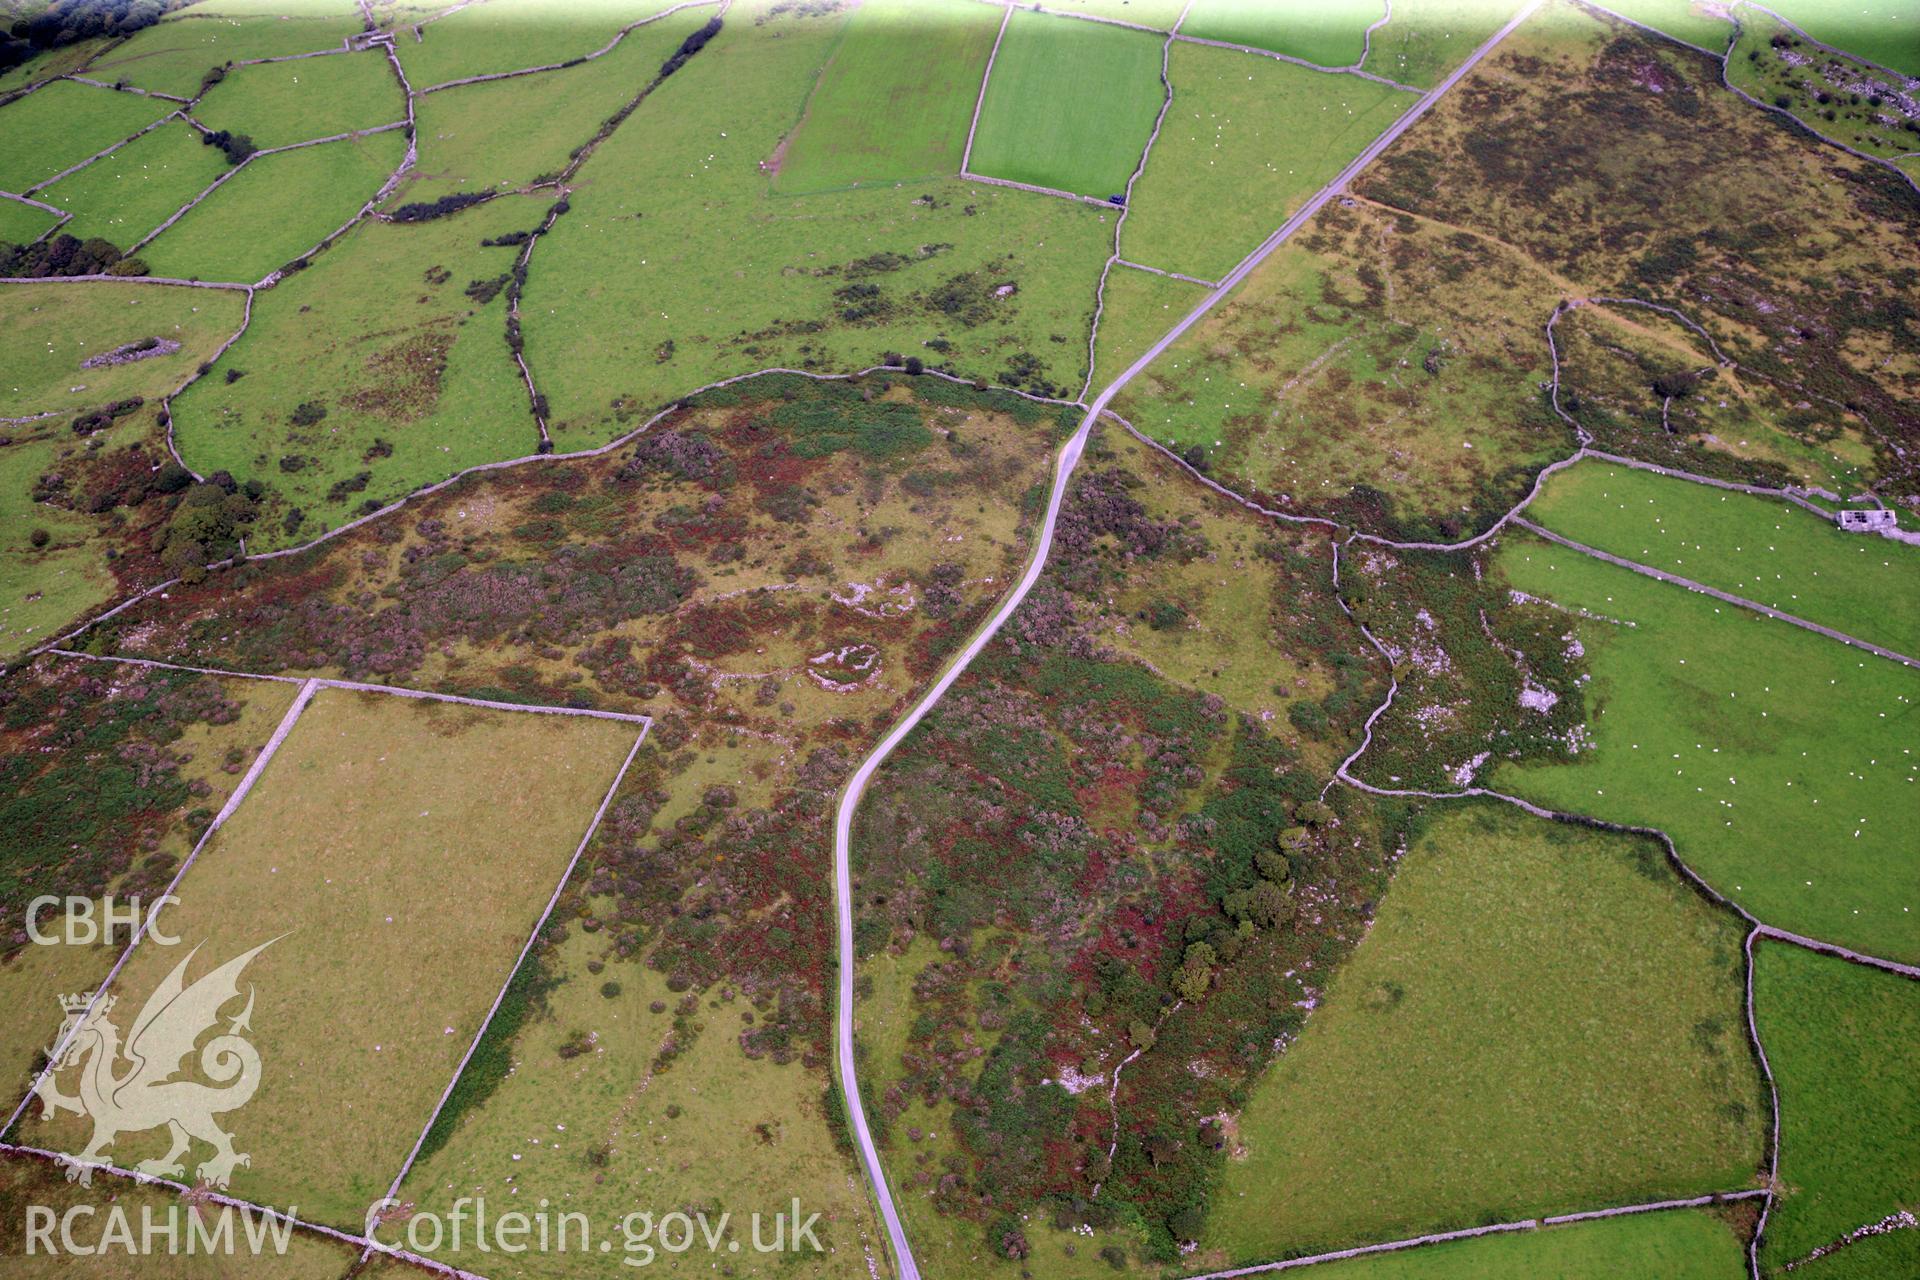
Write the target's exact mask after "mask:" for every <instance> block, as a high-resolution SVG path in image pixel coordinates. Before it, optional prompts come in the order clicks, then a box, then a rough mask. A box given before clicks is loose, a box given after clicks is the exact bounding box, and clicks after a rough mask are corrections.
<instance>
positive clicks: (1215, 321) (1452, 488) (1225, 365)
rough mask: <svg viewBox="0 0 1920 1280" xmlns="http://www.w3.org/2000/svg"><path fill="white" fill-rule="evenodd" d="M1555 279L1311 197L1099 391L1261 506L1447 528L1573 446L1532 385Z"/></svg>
mask: <svg viewBox="0 0 1920 1280" xmlns="http://www.w3.org/2000/svg"><path fill="white" fill-rule="evenodd" d="M1302 74H1307V75H1312V74H1314V73H1312V72H1303V73H1302ZM1175 102H1176V106H1177V105H1178V99H1177V98H1176V99H1175ZM1155 150H1156V157H1155V160H1154V162H1153V163H1155V164H1157V163H1159V157H1158V148H1156V149H1155ZM1150 167H1151V166H1150ZM1131 225H1132V220H1131V219H1129V221H1128V229H1129V230H1131ZM1276 225H1277V223H1276ZM1154 265H1159V264H1157V263H1156V264H1154ZM1388 273H1391V276H1392V278H1393V279H1394V280H1395V282H1396V287H1395V292H1394V294H1393V296H1392V297H1391V299H1390V298H1389V296H1388V293H1387V290H1386V287H1385V280H1386V279H1387V278H1388ZM1557 296H1558V291H1557V289H1556V288H1555V282H1554V280H1553V279H1552V277H1550V276H1548V275H1547V274H1546V273H1544V272H1541V271H1539V270H1538V269H1537V268H1534V267H1532V266H1531V265H1530V264H1528V263H1526V262H1525V261H1523V260H1520V259H1517V258H1516V257H1515V256H1514V255H1513V254H1512V253H1510V252H1509V251H1508V250H1506V249H1505V248H1503V247H1501V246H1499V245H1497V244H1494V243H1492V242H1490V241H1487V240H1482V239H1478V238H1473V237H1467V236H1460V235H1455V234H1453V233H1452V232H1451V231H1449V230H1448V229H1447V228H1445V227H1442V226H1438V225H1435V224H1430V223H1426V222H1421V221H1417V220H1414V219H1411V218H1405V217H1402V216H1401V215H1399V214H1396V213H1394V212H1393V211H1391V210H1386V209H1381V208H1379V207H1378V206H1374V205H1370V204H1366V203H1361V202H1356V204H1355V205H1354V207H1352V208H1345V207H1342V206H1340V205H1339V204H1337V203H1336V204H1330V205H1329V206H1327V207H1326V208H1324V209H1322V210H1321V212H1320V213H1319V214H1318V215H1317V216H1316V217H1315V218H1314V220H1313V221H1312V222H1311V223H1309V224H1308V225H1307V227H1305V228H1304V229H1303V230H1302V232H1301V234H1299V235H1297V236H1295V237H1294V238H1293V239H1292V240H1290V241H1289V242H1288V243H1287V244H1285V245H1282V246H1281V247H1280V248H1279V249H1277V250H1276V251H1275V252H1274V253H1273V255H1272V256H1271V257H1269V258H1268V259H1267V260H1266V261H1264V262H1262V263H1261V264H1260V266H1259V267H1258V268H1256V269H1255V270H1254V272H1253V273H1252V275H1250V276H1249V277H1248V278H1247V280H1246V281H1245V282H1244V283H1243V284H1242V285H1241V286H1240V287H1239V288H1237V289H1236V290H1235V291H1234V293H1233V294H1232V296H1230V297H1228V298H1227V299H1225V300H1224V301H1223V302H1222V303H1221V304H1220V305H1219V306H1217V307H1215V308H1214V309H1213V310H1212V311H1211V312H1209V313H1208V314H1207V316H1206V317H1205V318H1204V319H1202V320H1201V321H1199V322H1198V323H1197V324H1195V325H1194V327H1193V328H1192V329H1190V330H1188V331H1187V333H1186V334H1185V335H1183V336H1182V337H1181V338H1180V340H1179V341H1178V342H1176V343H1174V344H1173V345H1172V346H1171V347H1169V348H1168V349H1167V351H1166V353H1165V354H1163V355H1162V356H1161V357H1160V358H1159V359H1158V360H1156V361H1155V362H1154V363H1153V364H1152V365H1151V366H1149V367H1148V368H1147V369H1146V370H1145V371H1143V372H1142V373H1141V375H1140V376H1139V377H1138V378H1136V379H1135V380H1134V381H1133V382H1132V383H1130V384H1129V385H1128V386H1127V388H1126V389H1125V390H1124V391H1123V392H1122V393H1121V394H1120V395H1119V397H1117V399H1116V402H1115V405H1114V409H1115V411H1116V412H1118V413H1119V414H1121V415H1122V416H1123V417H1125V418H1127V419H1128V420H1129V421H1131V422H1132V423H1133V424H1134V426H1135V427H1137V428H1139V430H1140V431H1142V432H1143V433H1145V434H1146V435H1149V436H1151V437H1153V438H1154V439H1155V440H1158V441H1161V442H1162V443H1165V444H1168V445H1171V446H1173V447H1175V448H1176V449H1181V450H1185V449H1188V448H1191V447H1193V446H1198V447H1200V448H1201V449H1202V450H1203V451H1204V455H1205V458H1206V462H1207V466H1208V468H1209V474H1211V475H1212V477H1213V478H1214V479H1215V480H1218V481H1219V482H1220V483H1222V484H1225V485H1228V486H1229V487H1231V488H1233V489H1235V490H1236V491H1238V492H1240V493H1243V494H1246V495H1248V496H1257V497H1258V498H1259V499H1260V500H1261V501H1262V502H1264V503H1265V504H1266V505H1269V506H1291V507H1292V509H1293V510H1296V511H1300V512H1303V513H1311V514H1334V515H1339V514H1346V515H1347V516H1348V517H1349V518H1351V519H1353V520H1354V521H1355V522H1356V523H1359V524H1361V525H1362V526H1363V527H1367V528H1369V529H1370V531H1373V532H1382V533H1385V532H1389V531H1390V530H1399V531H1401V536H1433V535H1434V534H1441V535H1450V536H1452V537H1459V536H1461V534H1462V533H1464V532H1467V531H1470V530H1471V529H1473V528H1476V527H1481V528H1483V527H1485V526H1486V525H1487V524H1490V523H1491V522H1492V521H1493V520H1494V519H1495V518H1497V514H1498V513H1503V512H1505V511H1506V510H1507V509H1508V508H1509V507H1511V506H1512V504H1513V503H1515V502H1517V501H1518V500H1519V499H1520V498H1521V497H1522V496H1523V495H1524V494H1525V492H1526V490H1527V487H1528V486H1529V484H1530V483H1531V478H1532V474H1533V472H1534V471H1535V470H1536V469H1537V468H1538V467H1540V466H1543V465H1545V464H1546V463H1547V462H1549V461H1551V460H1553V459H1556V458H1559V457H1564V456H1565V455H1566V453H1567V452H1569V451H1570V450H1571V449H1572V448H1573V433H1572V432H1571V431H1569V430H1568V429H1567V428H1566V427H1565V426H1564V424H1562V423H1560V422H1559V421H1558V420H1557V419H1555V418H1554V417H1553V416H1552V414H1551V413H1550V412H1548V411H1547V409H1546V408H1545V407H1544V406H1543V405H1542V404H1541V403H1540V397H1539V390H1538V385H1537V384H1538V381H1539V380H1540V379H1542V378H1544V377H1546V376H1547V373H1548V369H1549V360H1548V355H1547V348H1546V339H1545V336H1544V332H1543V326H1544V324H1545V322H1546V318H1547V316H1548V315H1550V314H1551V313H1552V311H1553V307H1554V303H1555V301H1556V299H1557ZM1429 364H1431V366H1432V368H1431V370H1429V368H1428V367H1427V366H1428V365H1429ZM1374 495H1377V496H1374Z"/></svg>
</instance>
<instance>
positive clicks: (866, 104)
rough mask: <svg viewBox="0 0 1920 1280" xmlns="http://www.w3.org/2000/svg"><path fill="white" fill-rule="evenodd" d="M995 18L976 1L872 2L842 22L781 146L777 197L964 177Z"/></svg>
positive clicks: (996, 23) (996, 29) (775, 186)
mask: <svg viewBox="0 0 1920 1280" xmlns="http://www.w3.org/2000/svg"><path fill="white" fill-rule="evenodd" d="M999 31H1000V14H999V13H998V12H996V11H995V10H994V9H992V8H989V7H986V6H983V5H980V4H978V3H975V2H974V0H877V2H876V3H869V4H863V5H861V6H860V8H859V10H858V11H857V12H856V13H855V14H854V16H853V19H852V20H851V21H850V22H848V24H847V29H846V34H845V35H844V36H843V37H842V38H841V41H840V46H839V48H838V49H836V50H835V51H834V53H833V58H832V60H831V61H829V62H828V63H827V65H826V68H825V70H823V71H822V72H821V73H820V79H819V82H818V83H817V84H816V85H815V86H814V90H813V94H812V96H811V97H809V98H808V99H807V107H806V114H805V115H804V116H802V117H801V120H800V123H799V126H798V127H797V128H796V129H795V130H794V133H793V135H792V136H791V137H790V138H789V139H788V141H787V142H786V143H785V146H784V150H783V151H782V152H781V156H780V162H779V171H778V173H777V174H776V175H775V177H774V181H773V189H774V190H775V191H776V192H778V193H780V194H781V195H803V194H806V193H808V192H814V191H837V190H840V189H841V188H844V187H851V186H855V185H859V184H863V183H880V182H906V181H910V180H913V179H918V178H928V177H947V176H949V175H951V174H955V173H958V172H959V171H960V158H961V153H962V152H963V151H964V150H965V149H966V142H967V126H968V125H969V124H970V123H971V122H972V120H973V108H974V104H975V103H976V101H978V98H979V94H980V77H981V76H982V75H983V74H985V72H986V67H987V57H988V55H989V54H991V53H992V52H993V41H994V37H995V36H996V35H997V34H998V33H999Z"/></svg>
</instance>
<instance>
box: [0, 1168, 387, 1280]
mask: <svg viewBox="0 0 1920 1280" xmlns="http://www.w3.org/2000/svg"><path fill="white" fill-rule="evenodd" d="M33 1205H38V1206H44V1207H46V1208H48V1209H51V1210H52V1211H53V1212H54V1213H55V1214H58V1215H64V1214H66V1213H67V1212H68V1211H69V1210H71V1209H79V1210H80V1213H79V1214H77V1215H76V1216H75V1217H73V1218H71V1219H69V1221H70V1222H71V1223H72V1224H73V1240H74V1243H75V1244H77V1245H80V1246H82V1247H85V1248H88V1249H93V1250H94V1251H93V1252H89V1253H79V1252H68V1251H67V1250H65V1249H64V1248H59V1247H56V1248H54V1249H52V1250H51V1251H49V1250H48V1248H47V1247H46V1245H45V1244H44V1243H40V1242H36V1245H35V1247H34V1249H33V1251H32V1252H31V1253H29V1252H28V1248H27V1235H26V1226H27V1214H28V1207H29V1206H33ZM88 1210H91V1211H92V1212H91V1214H90V1215H89V1213H88V1212H87V1211H88ZM116 1212H118V1213H123V1214H124V1215H125V1219H126V1222H127V1223H128V1225H129V1226H130V1227H131V1228H132V1231H133V1239H134V1241H135V1242H136V1243H137V1242H138V1241H139V1240H140V1233H141V1230H142V1224H143V1222H144V1221H145V1220H146V1219H147V1217H148V1216H150V1217H151V1220H152V1221H153V1223H154V1224H155V1227H156V1230H161V1231H163V1230H164V1229H165V1227H166V1224H168V1223H169V1222H177V1223H178V1224H179V1225H178V1231H179V1235H178V1240H179V1244H178V1246H177V1251H176V1252H172V1253H169V1252H168V1251H167V1248H166V1237H165V1236H164V1235H156V1236H155V1237H154V1240H155V1242H156V1243H157V1244H158V1246H159V1247H158V1248H156V1249H154V1250H152V1251H151V1252H147V1253H143V1254H139V1255H138V1258H139V1261H138V1262H137V1264H136V1263H130V1259H131V1258H133V1257H135V1256H136V1255H135V1254H134V1253H133V1252H132V1251H130V1250H129V1249H127V1248H126V1247H125V1246H124V1245H121V1244H116V1243H113V1242H112V1238H111V1237H110V1236H108V1226H109V1223H110V1221H111V1219H110V1218H109V1215H110V1214H114V1213H116ZM189 1212H198V1213H200V1214H201V1215H202V1216H201V1222H202V1223H203V1224H204V1225H205V1226H206V1227H207V1228H208V1229H209V1231H210V1232H218V1231H219V1227H220V1218H219V1216H218V1215H219V1214H220V1212H221V1210H220V1208H219V1206H216V1205H203V1206H202V1207H201V1208H200V1209H198V1210H197V1211H196V1210H189V1209H188V1207H187V1204H186V1201H185V1199H184V1198H183V1197H182V1196H181V1195H180V1194H179V1193H177V1192H175V1191H172V1190H170V1189H167V1188H164V1187H148V1186H142V1185H140V1184H139V1183H136V1182H134V1181H133V1180H131V1179H128V1178H118V1177H112V1176H108V1175H97V1176H96V1177H95V1178H94V1180H93V1185H92V1186H91V1187H83V1186H80V1185H79V1184H78V1183H73V1182H68V1181H67V1179H66V1173H65V1171H64V1170H62V1169H61V1168H60V1167H59V1166H58V1165H55V1164H54V1163H52V1162H51V1161H47V1160H41V1159H39V1158H36V1157H33V1156H24V1155H14V1154H12V1153H8V1154H6V1155H3V1156H0V1255H4V1256H5V1257H6V1259H7V1274H8V1275H9V1276H12V1277H18V1278H19V1280H96V1278H97V1280H124V1277H126V1276H128V1275H138V1276H139V1277H140V1278H141V1280H248V1278H249V1277H254V1276H258V1277H260V1280H337V1278H338V1277H339V1276H340V1275H341V1274H342V1273H343V1272H345V1271H347V1270H350V1269H352V1268H353V1265H354V1263H355V1261H356V1260H357V1258H358V1253H357V1251H356V1250H355V1249H354V1247H353V1246H351V1245H348V1244H346V1243H344V1242H342V1241H338V1240H329V1239H327V1238H326V1237H324V1236H321V1235H318V1234H316V1233H314V1232H312V1231H301V1230H297V1229H296V1230H293V1231H292V1232H291V1234H290V1235H289V1236H288V1237H287V1247H286V1250H285V1252H281V1251H279V1250H278V1249H277V1248H276V1247H275V1246H274V1244H273V1240H274V1239H275V1237H274V1236H273V1235H272V1234H270V1233H268V1232H266V1231H265V1230H263V1224H262V1223H261V1222H260V1219H259V1218H258V1217H257V1216H256V1217H255V1219H254V1223H255V1226H254V1230H255V1231H257V1232H259V1233H260V1235H261V1238H262V1239H263V1240H264V1242H265V1245H264V1247H263V1248H262V1249H261V1250H260V1252H259V1253H258V1254H256V1253H255V1252H254V1251H253V1250H252V1249H251V1248H250V1247H249V1245H248V1238H249V1237H248V1235H247V1230H248V1228H247V1222H248V1219H247V1218H246V1217H245V1216H244V1215H243V1214H242V1211H241V1210H238V1209H235V1210H233V1211H232V1215H233V1216H232V1229H233V1239H234V1242H235V1247H234V1249H233V1250H232V1251H231V1252H230V1253H214V1254H212V1255H209V1254H208V1253H206V1252H205V1251H204V1250H203V1251H201V1252H197V1253H193V1254H191V1255H190V1254H189V1253H188V1252H187V1239H186V1232H187V1221H188V1220H187V1214H188V1213H189ZM52 1238H53V1240H54V1241H55V1242H56V1244H57V1242H58V1241H59V1239H60V1237H59V1234H58V1233H57V1231H56V1233H55V1235H54V1236H53V1237H52ZM196 1244H198V1240H197V1239H196ZM363 1274H364V1273H363ZM412 1274H414V1275H418V1274H419V1272H417V1271H415V1272H413V1273H412Z"/></svg>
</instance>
